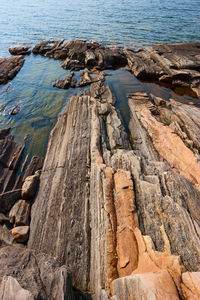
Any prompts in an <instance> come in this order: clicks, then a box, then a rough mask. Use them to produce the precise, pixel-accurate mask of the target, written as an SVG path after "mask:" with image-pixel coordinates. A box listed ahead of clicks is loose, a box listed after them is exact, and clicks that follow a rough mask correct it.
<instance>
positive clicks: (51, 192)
mask: <svg viewBox="0 0 200 300" xmlns="http://www.w3.org/2000/svg"><path fill="white" fill-rule="evenodd" d="M104 80H105V74H104V73H103V72H100V73H99V75H98V76H97V78H96V80H95V82H93V83H92V84H91V88H90V92H87V93H86V94H84V95H83V96H80V97H72V98H71V100H70V101H69V103H68V106H67V108H66V111H65V112H64V114H63V115H62V116H61V117H60V118H59V120H58V122H57V125H56V126H55V128H54V130H53V131H52V133H51V135H50V139H49V144H48V150H47V155H46V158H45V162H44V166H43V169H42V173H41V177H40V188H39V192H38V195H37V196H36V199H35V202H34V204H33V206H32V211H31V224H30V238H29V241H28V247H30V248H33V249H38V250H39V251H42V252H44V253H47V254H49V255H52V256H55V257H57V258H59V260H60V261H61V263H62V264H66V265H67V266H68V268H69V269H70V271H71V273H72V282H73V285H74V286H75V287H76V288H78V289H81V290H82V291H83V292H85V293H87V292H88V291H89V292H90V293H91V294H92V299H113V300H118V299H120V300H121V299H129V298H128V297H129V296H130V299H141V298H142V297H143V298H144V299H152V297H154V298H155V299H160V300H161V299H184V297H185V299H189V298H187V297H189V296H188V295H189V294H187V293H188V290H191V288H190V287H189V283H188V282H187V279H185V283H184V274H186V273H187V272H188V274H193V273H194V274H197V275H194V276H197V277H198V273H195V272H197V271H199V268H200V242H199V234H200V228H199V226H200V223H199V221H200V213H199V203H200V198H199V197H200V193H199V176H200V169H199V148H198V143H199V134H198V132H199V125H200V124H199V120H200V115H199V114H200V110H199V109H198V108H195V107H192V106H188V105H182V104H178V103H176V102H173V103H170V102H165V101H164V100H163V99H160V98H157V97H154V96H153V95H152V96H151V98H150V97H149V96H148V95H147V94H144V93H135V94H132V95H130V99H129V107H130V123H129V130H130V134H131V135H130V137H128V135H127V133H126V131H125V129H124V127H123V123H122V120H121V117H120V114H119V112H118V111H117V110H116V108H115V106H114V104H115V98H114V96H113V95H112V93H111V91H110V88H109V86H105V85H104ZM150 99H151V101H150ZM72 178H73V180H72ZM52 241H53V242H52ZM186 245H187V247H186ZM186 271H187V272H186ZM191 272H192V273H191ZM191 276H192V275H191ZM194 290H195V289H194ZM195 293H197V291H196V292H194V294H195ZM186 294H187V296H185V295H186ZM197 294H198V293H197ZM128 295H129V296H128ZM145 297H146V298H145Z"/></svg>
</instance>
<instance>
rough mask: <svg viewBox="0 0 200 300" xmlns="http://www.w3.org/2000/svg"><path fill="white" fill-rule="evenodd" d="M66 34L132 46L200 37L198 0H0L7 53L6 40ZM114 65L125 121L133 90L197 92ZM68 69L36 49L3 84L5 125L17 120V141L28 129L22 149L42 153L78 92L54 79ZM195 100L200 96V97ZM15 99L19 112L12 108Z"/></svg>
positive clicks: (0, 50)
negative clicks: (57, 84) (161, 83)
mask: <svg viewBox="0 0 200 300" xmlns="http://www.w3.org/2000/svg"><path fill="white" fill-rule="evenodd" d="M63 38H66V39H67V40H68V39H71V38H80V39H86V40H96V41H99V42H102V43H104V44H110V43H114V44H118V45H130V46H131V45H133V46H134V45H136V44H137V45H150V44H155V43H157V42H181V41H199V40H200V5H199V0H190V1H188V0H184V1H178V0H173V1H172V0H168V1H165V0H162V1H159V0H132V1H129V0H126V1H123V0H117V1H116V0H115V1H114V0H107V1H105V0H99V1H97V0H82V1H80V0H74V1H67V0H60V1H55V0H43V1H41V0H35V1H25V0H17V1H16V0H6V1H5V0H0V57H6V56H8V55H9V53H8V51H7V48H8V47H9V46H11V45H13V44H20V43H22V44H23V43H28V44H30V45H31V44H35V43H36V42H38V41H41V40H44V39H56V40H57V39H63ZM110 73H111V74H112V76H108V77H107V79H106V80H107V82H108V83H109V84H110V86H111V89H112V91H113V92H114V93H115V95H116V98H117V107H118V108H119V109H120V110H121V113H122V116H123V119H124V121H125V123H126V125H127V122H128V105H127V97H126V95H127V93H129V92H137V91H146V92H147V93H150V92H153V93H154V94H156V95H158V96H162V97H163V98H165V99H169V98H174V99H176V100H178V101H182V102H189V101H191V100H192V99H191V98H190V97H187V96H178V95H177V94H175V93H174V92H172V91H171V90H169V89H166V88H164V87H159V86H157V85H155V84H148V83H142V82H140V81H138V80H137V79H136V78H135V77H134V76H133V75H131V74H130V73H128V72H127V71H125V70H124V69H120V70H117V71H110ZM67 74H68V71H66V70H63V69H62V68H61V67H60V62H59V61H55V60H52V59H51V60H50V59H48V58H44V57H41V56H33V55H30V56H28V57H26V61H25V64H24V66H23V68H22V69H21V71H20V72H19V74H18V75H17V76H16V78H14V80H13V81H11V82H10V83H9V84H7V85H1V86H0V128H3V127H8V126H10V127H12V132H13V133H14V134H15V136H16V138H17V140H18V141H23V138H24V136H27V138H26V148H25V151H24V157H25V156H26V155H27V153H28V155H29V159H30V157H31V155H33V154H36V155H42V156H44V154H45V151H46V145H47V141H48V136H49V132H50V130H51V129H52V127H53V126H54V125H55V122H56V120H57V116H58V114H59V113H60V112H61V111H62V110H63V109H64V107H65V106H66V104H67V102H68V99H69V98H70V97H71V96H72V95H73V94H79V93H81V92H82V90H80V89H69V90H60V89H57V88H53V87H52V83H53V82H54V81H55V80H57V79H60V78H63V77H64V76H66V75H67ZM76 76H77V77H78V72H77V73H76ZM192 101H194V102H195V103H196V104H198V100H192ZM16 106H17V107H18V108H19V109H20V111H19V114H17V115H16V116H11V115H10V111H11V110H12V109H13V108H14V107H16ZM29 159H28V160H29Z"/></svg>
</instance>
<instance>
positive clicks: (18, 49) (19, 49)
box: [8, 47, 31, 55]
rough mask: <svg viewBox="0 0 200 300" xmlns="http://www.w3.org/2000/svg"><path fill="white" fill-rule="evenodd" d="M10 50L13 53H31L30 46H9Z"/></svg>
mask: <svg viewBox="0 0 200 300" xmlns="http://www.w3.org/2000/svg"><path fill="white" fill-rule="evenodd" d="M8 51H9V52H10V54H12V55H27V54H30V53H31V51H30V50H29V47H14V48H9V49H8Z"/></svg>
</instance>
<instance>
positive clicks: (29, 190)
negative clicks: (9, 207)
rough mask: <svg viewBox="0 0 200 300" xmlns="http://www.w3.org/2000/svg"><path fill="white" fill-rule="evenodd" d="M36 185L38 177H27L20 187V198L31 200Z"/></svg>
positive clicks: (35, 190)
mask: <svg viewBox="0 0 200 300" xmlns="http://www.w3.org/2000/svg"><path fill="white" fill-rule="evenodd" d="M38 183H39V176H38V175H32V176H28V177H27V178H26V179H25V181H24V183H23V185H22V198H23V199H25V200H32V199H33V198H34V196H35V194H36V192H37V187H38Z"/></svg>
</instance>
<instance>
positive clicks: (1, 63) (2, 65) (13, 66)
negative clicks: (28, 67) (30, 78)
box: [0, 55, 24, 84]
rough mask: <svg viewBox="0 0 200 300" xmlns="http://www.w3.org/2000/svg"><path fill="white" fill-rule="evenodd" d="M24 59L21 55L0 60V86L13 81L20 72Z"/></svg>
mask: <svg viewBox="0 0 200 300" xmlns="http://www.w3.org/2000/svg"><path fill="white" fill-rule="evenodd" d="M23 64H24V58H23V56H21V55H17V56H12V57H10V58H0V84H5V83H7V82H8V80H11V79H13V78H14V77H15V76H16V75H17V73H18V72H19V71H20V70H21V68H22V66H23Z"/></svg>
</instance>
